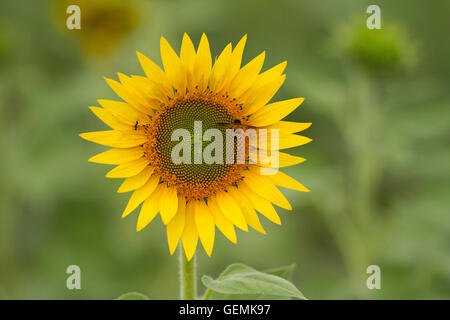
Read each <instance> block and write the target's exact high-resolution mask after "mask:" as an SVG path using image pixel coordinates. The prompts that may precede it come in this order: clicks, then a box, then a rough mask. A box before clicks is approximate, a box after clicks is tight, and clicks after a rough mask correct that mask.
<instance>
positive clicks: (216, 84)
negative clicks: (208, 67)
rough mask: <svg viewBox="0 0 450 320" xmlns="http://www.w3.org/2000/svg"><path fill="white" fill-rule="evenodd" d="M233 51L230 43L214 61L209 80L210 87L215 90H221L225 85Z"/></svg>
mask: <svg viewBox="0 0 450 320" xmlns="http://www.w3.org/2000/svg"><path fill="white" fill-rule="evenodd" d="M231 52H232V48H231V43H230V44H228V45H227V46H226V47H225V49H223V51H222V53H221V54H220V55H219V57H218V58H217V60H216V62H215V63H214V66H213V68H212V71H211V77H210V80H209V87H210V89H211V91H213V92H219V91H220V90H221V89H222V88H223V86H224V83H223V80H224V78H225V76H226V75H227V71H228V70H227V68H228V65H229V62H230V57H231Z"/></svg>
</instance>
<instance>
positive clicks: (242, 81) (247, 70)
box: [230, 51, 266, 97]
mask: <svg viewBox="0 0 450 320" xmlns="http://www.w3.org/2000/svg"><path fill="white" fill-rule="evenodd" d="M265 57H266V52H265V51H263V52H262V53H261V54H260V55H258V56H257V57H256V58H254V59H253V60H252V61H250V62H249V63H247V64H246V65H245V66H244V67H242V69H241V70H240V71H239V72H238V74H237V75H236V77H235V78H234V80H233V82H232V83H231V85H230V95H231V96H233V97H238V96H240V95H241V94H242V93H243V92H244V91H246V90H247V89H248V88H250V87H251V86H252V85H253V83H254V82H255V81H256V78H257V77H258V73H259V71H261V68H262V66H263V64H264V59H265Z"/></svg>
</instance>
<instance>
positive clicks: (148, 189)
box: [122, 175, 159, 218]
mask: <svg viewBox="0 0 450 320" xmlns="http://www.w3.org/2000/svg"><path fill="white" fill-rule="evenodd" d="M158 183H159V176H156V175H154V176H152V177H151V178H150V179H149V180H148V181H147V182H146V183H145V184H144V185H143V186H142V187H140V188H139V189H137V190H136V191H134V192H133V194H132V195H131V197H130V200H129V201H128V204H127V206H126V208H125V211H124V212H123V214H122V218H125V217H126V216H127V215H129V214H130V213H131V212H132V211H133V210H134V209H136V208H137V206H139V205H140V204H141V203H142V202H143V201H144V200H145V199H147V198H148V197H149V196H150V195H151V194H152V193H153V192H154V191H155V189H156V187H157V186H158Z"/></svg>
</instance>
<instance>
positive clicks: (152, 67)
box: [136, 51, 173, 97]
mask: <svg viewBox="0 0 450 320" xmlns="http://www.w3.org/2000/svg"><path fill="white" fill-rule="evenodd" d="M136 54H137V57H138V59H139V62H140V63H141V66H142V69H144V72H145V75H146V76H147V77H148V78H149V79H151V80H152V81H153V82H155V83H157V84H159V85H160V86H161V88H162V90H164V92H165V93H166V94H169V97H172V96H173V91H172V85H171V84H170V82H169V80H168V79H167V77H166V74H165V73H164V71H162V70H161V68H160V67H158V65H157V64H156V63H154V62H153V61H152V60H150V59H149V58H147V57H146V56H144V55H143V54H142V53H140V52H137V51H136Z"/></svg>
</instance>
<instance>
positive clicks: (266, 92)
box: [239, 75, 286, 114]
mask: <svg viewBox="0 0 450 320" xmlns="http://www.w3.org/2000/svg"><path fill="white" fill-rule="evenodd" d="M285 79H286V75H281V76H280V77H278V78H276V79H275V80H274V81H272V82H269V83H267V84H264V85H261V86H256V85H255V86H254V88H252V89H251V90H249V91H247V92H248V94H246V96H245V97H242V98H239V99H240V101H243V108H244V112H245V113H246V114H252V113H254V112H256V111H258V110H259V109H261V108H262V107H263V106H265V105H266V104H267V103H268V102H269V101H270V99H272V97H273V96H274V95H275V93H277V91H278V89H280V87H281V86H282V84H283V83H284V80H285Z"/></svg>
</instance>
